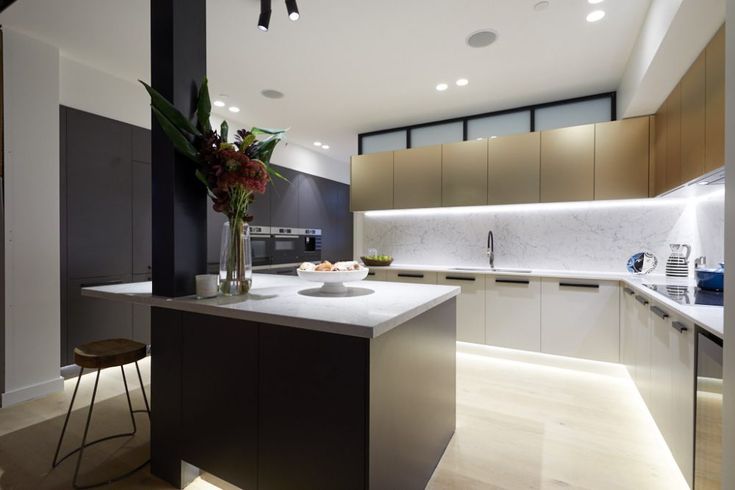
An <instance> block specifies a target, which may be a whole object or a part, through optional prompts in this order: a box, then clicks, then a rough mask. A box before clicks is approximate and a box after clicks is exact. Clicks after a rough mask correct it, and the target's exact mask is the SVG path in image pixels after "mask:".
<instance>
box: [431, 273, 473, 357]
mask: <svg viewBox="0 0 735 490" xmlns="http://www.w3.org/2000/svg"><path fill="white" fill-rule="evenodd" d="M438 283H439V284H443V285H447V286H459V287H460V288H462V293H461V294H460V295H459V297H458V298H457V340H459V341H462V342H474V343H476V344H484V343H485V277H484V276H482V275H479V274H455V273H448V272H446V273H445V272H442V273H440V274H439V280H438Z"/></svg>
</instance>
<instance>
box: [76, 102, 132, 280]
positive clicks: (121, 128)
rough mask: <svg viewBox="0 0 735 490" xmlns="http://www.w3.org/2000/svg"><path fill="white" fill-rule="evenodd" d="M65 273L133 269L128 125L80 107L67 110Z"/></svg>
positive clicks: (81, 274)
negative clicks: (79, 108)
mask: <svg viewBox="0 0 735 490" xmlns="http://www.w3.org/2000/svg"><path fill="white" fill-rule="evenodd" d="M66 118H67V120H66V159H65V162H66V169H65V175H66V182H65V184H66V192H65V197H66V212H67V221H66V224H67V230H66V231H67V244H68V248H67V254H68V255H67V261H68V262H67V267H68V269H67V270H68V273H69V277H73V278H80V277H94V276H98V277H99V276H112V275H120V274H126V273H130V270H131V257H132V254H131V242H130V227H131V221H132V216H131V211H130V210H131V204H132V196H131V192H130V188H131V171H130V162H131V156H132V145H131V140H132V132H131V126H130V125H128V124H124V123H121V122H117V121H113V120H111V119H107V118H104V117H100V116H95V115H93V114H88V113H85V112H82V111H76V110H68V111H67V114H66Z"/></svg>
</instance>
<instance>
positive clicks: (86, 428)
mask: <svg viewBox="0 0 735 490" xmlns="http://www.w3.org/2000/svg"><path fill="white" fill-rule="evenodd" d="M100 371H101V370H100V369H97V377H96V378H95V380H94V389H93V390H92V402H91V403H90V404H89V413H88V414H87V424H86V425H85V426H84V436H82V445H81V447H80V448H79V456H78V457H77V467H76V469H75V470H74V479H73V480H72V484H73V485H74V488H84V487H80V486H79V485H78V484H77V477H78V476H79V467H80V466H81V465H82V456H83V455H84V447H85V446H86V445H87V434H88V433H89V423H90V422H91V421H92V409H93V408H94V399H95V397H96V396H97V385H98V384H99V381H100Z"/></svg>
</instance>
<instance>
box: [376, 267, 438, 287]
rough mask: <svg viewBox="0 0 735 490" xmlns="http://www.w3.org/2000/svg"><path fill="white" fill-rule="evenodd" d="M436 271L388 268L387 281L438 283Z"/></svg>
mask: <svg viewBox="0 0 735 490" xmlns="http://www.w3.org/2000/svg"><path fill="white" fill-rule="evenodd" d="M437 276H438V274H437V273H436V272H430V271H418V270H417V271H403V270H387V271H386V278H385V280H386V281H393V282H410V283H414V284H436V283H437Z"/></svg>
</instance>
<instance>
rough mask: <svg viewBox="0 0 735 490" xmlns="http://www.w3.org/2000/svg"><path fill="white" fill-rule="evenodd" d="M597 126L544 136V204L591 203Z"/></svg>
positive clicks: (542, 197) (542, 179)
mask: <svg viewBox="0 0 735 490" xmlns="http://www.w3.org/2000/svg"><path fill="white" fill-rule="evenodd" d="M594 179H595V125H594V124H587V125H584V126H574V127H571V128H561V129H553V130H551V131H543V132H541V202H566V201H591V200H592V199H593V198H594V192H595V183H594Z"/></svg>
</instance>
